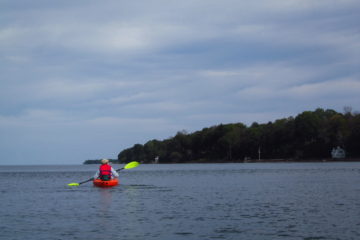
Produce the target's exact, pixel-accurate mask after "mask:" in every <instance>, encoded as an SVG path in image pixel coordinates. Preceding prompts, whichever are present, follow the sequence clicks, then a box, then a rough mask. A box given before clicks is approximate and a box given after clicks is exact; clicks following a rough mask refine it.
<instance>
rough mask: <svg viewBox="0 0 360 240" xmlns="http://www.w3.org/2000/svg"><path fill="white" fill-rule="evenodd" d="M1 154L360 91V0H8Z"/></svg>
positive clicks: (61, 154)
mask: <svg viewBox="0 0 360 240" xmlns="http://www.w3.org/2000/svg"><path fill="white" fill-rule="evenodd" d="M0 6H1V7H0V63H1V64H0V71H1V75H0V84H1V85H0V86H1V88H0V152H1V158H0V164H62V163H64V164H80V163H82V162H83V161H84V160H86V159H96V158H104V157H106V158H116V157H117V154H118V153H119V152H120V151H121V150H123V149H124V148H127V147H131V146H132V145H134V144H136V143H145V142H146V141H148V140H151V139H164V138H168V137H170V136H173V135H175V134H176V132H177V131H181V130H186V131H188V132H193V131H196V130H200V129H202V128H204V127H209V126H213V125H217V124H220V123H232V122H243V123H245V124H251V123H252V122H254V121H256V122H260V123H263V122H267V121H273V120H275V119H278V118H283V117H288V116H295V115H297V114H298V113H300V112H302V111H305V110H314V109H316V108H317V107H322V108H332V109H335V110H337V111H342V109H343V107H344V106H352V107H353V109H354V110H360V109H359V103H360V94H359V93H360V79H359V72H360V70H359V69H360V67H359V65H360V64H359V63H360V27H359V23H360V14H359V13H360V2H359V1H358V0H326V1H325V0H315V1H314V0H286V1H281V0H256V1H239V0H236V1H235V0H234V1H230V0H224V1H218V0H191V1H172V0H164V1H160V0H155V1H145V0H144V1H118V0H116V1H89V0H86V1H84V0H83V1H81V0H79V1H42V0H34V1H25V0H23V1H20V0H19V1H12V0H9V1H0Z"/></svg>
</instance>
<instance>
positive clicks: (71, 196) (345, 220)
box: [0, 163, 360, 240]
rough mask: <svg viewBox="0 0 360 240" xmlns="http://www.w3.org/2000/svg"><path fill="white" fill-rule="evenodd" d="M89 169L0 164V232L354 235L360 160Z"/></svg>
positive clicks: (34, 235)
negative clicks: (107, 182) (104, 175)
mask: <svg viewBox="0 0 360 240" xmlns="http://www.w3.org/2000/svg"><path fill="white" fill-rule="evenodd" d="M115 167H116V168H120V167H122V166H115ZM96 168H97V166H96V165H86V166H84V165H82V166H17V167H12V166H0V182H1V185H0V194H1V195H0V196H1V208H0V239H1V240H3V239H4V240H5V239H6V240H12V239H13V240H32V239H34V240H42V239H46V240H52V239H61V240H63V239H66V240H71V239H86V240H92V239H94V240H98V239H104V238H107V239H112V240H113V239H119V240H120V239H121V240H135V239H136V240H145V239H146V240H151V239H159V240H177V239H186V240H192V239H193V240H202V239H234V240H235V239H236V240H238V239H252V240H253V239H304V240H305V239H306V240H310V239H360V163H246V164H173V165H140V166H139V167H138V168H135V169H128V170H124V171H122V172H121V173H120V177H121V178H120V179H121V185H119V186H117V187H115V188H111V189H101V188H95V187H93V186H92V184H91V183H90V182H89V183H85V184H83V185H81V186H79V187H68V186H67V183H71V182H80V181H83V180H86V179H88V178H90V177H92V175H93V174H94V172H95V170H96Z"/></svg>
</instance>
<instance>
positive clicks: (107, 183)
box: [93, 178, 119, 187]
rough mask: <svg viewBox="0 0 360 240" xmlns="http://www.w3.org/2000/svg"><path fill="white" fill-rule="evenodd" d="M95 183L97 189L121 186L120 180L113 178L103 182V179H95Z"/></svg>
mask: <svg viewBox="0 0 360 240" xmlns="http://www.w3.org/2000/svg"><path fill="white" fill-rule="evenodd" d="M93 183H94V186H96V187H114V186H116V185H118V184H119V179H118V178H113V179H111V180H108V181H103V180H101V179H94V180H93Z"/></svg>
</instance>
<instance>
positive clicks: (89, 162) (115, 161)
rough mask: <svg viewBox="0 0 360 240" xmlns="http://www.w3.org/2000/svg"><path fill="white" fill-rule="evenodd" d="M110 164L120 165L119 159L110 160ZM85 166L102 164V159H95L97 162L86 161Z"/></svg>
mask: <svg viewBox="0 0 360 240" xmlns="http://www.w3.org/2000/svg"><path fill="white" fill-rule="evenodd" d="M109 161H110V163H114V164H118V163H120V162H119V160H117V159H109ZM83 164H101V159H95V160H85V161H84V162H83Z"/></svg>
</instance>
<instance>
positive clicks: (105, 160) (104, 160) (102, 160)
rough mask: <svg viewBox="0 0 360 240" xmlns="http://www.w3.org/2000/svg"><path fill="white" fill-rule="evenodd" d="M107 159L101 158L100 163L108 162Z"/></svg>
mask: <svg viewBox="0 0 360 240" xmlns="http://www.w3.org/2000/svg"><path fill="white" fill-rule="evenodd" d="M108 163H109V160H108V159H101V164H108Z"/></svg>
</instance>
